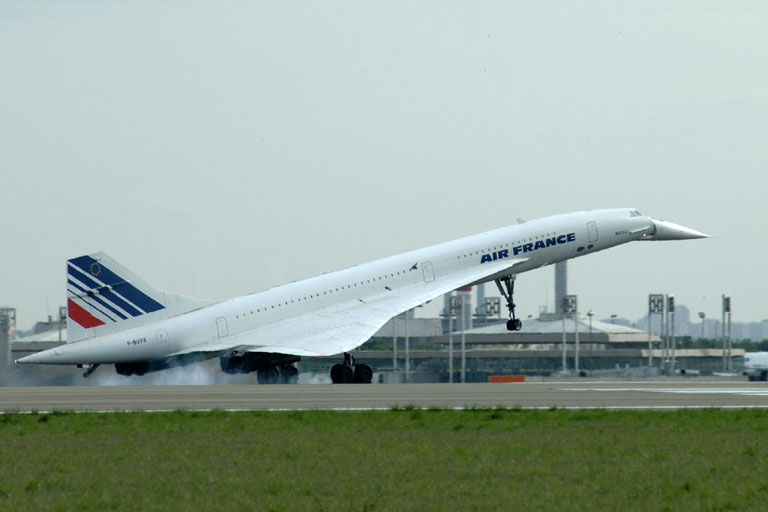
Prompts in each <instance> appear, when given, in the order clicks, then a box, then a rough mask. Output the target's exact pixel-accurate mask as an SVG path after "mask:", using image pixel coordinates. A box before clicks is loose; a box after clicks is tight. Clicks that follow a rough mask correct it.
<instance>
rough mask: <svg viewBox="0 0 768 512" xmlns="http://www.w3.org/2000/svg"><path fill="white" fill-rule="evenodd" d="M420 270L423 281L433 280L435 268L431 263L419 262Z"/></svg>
mask: <svg viewBox="0 0 768 512" xmlns="http://www.w3.org/2000/svg"><path fill="white" fill-rule="evenodd" d="M421 270H422V272H424V282H425V283H431V282H432V281H434V280H435V269H433V268H432V263H431V262H429V261H425V262H423V263H422V264H421Z"/></svg>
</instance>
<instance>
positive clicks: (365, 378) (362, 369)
mask: <svg viewBox="0 0 768 512" xmlns="http://www.w3.org/2000/svg"><path fill="white" fill-rule="evenodd" d="M372 380H373V368H371V365H369V364H357V365H355V377H354V381H355V382H357V383H359V384H370V383H371V381H372Z"/></svg>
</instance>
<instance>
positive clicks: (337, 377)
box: [331, 364, 355, 384]
mask: <svg viewBox="0 0 768 512" xmlns="http://www.w3.org/2000/svg"><path fill="white" fill-rule="evenodd" d="M354 376H355V372H354V371H353V370H352V368H351V367H349V366H347V365H345V364H335V365H333V368H331V381H332V382H333V383H334V384H350V383H351V382H352V380H353V379H354Z"/></svg>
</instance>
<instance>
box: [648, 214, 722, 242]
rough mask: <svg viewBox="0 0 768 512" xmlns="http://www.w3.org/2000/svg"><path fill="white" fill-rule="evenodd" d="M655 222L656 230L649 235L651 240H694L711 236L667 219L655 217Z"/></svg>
mask: <svg viewBox="0 0 768 512" xmlns="http://www.w3.org/2000/svg"><path fill="white" fill-rule="evenodd" d="M653 223H654V225H655V226H656V231H655V232H654V233H653V234H652V235H651V236H649V237H648V238H649V239H650V240H692V239H694V238H710V236H709V235H706V234H704V233H702V232H700V231H696V230H695V229H691V228H687V227H685V226H681V225H680V224H675V223H674V222H669V221H666V220H656V219H653Z"/></svg>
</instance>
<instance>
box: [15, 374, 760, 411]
mask: <svg viewBox="0 0 768 512" xmlns="http://www.w3.org/2000/svg"><path fill="white" fill-rule="evenodd" d="M396 406H397V407H407V406H415V407H424V408H427V407H442V408H472V407H497V406H498V407H520V408H551V407H558V408H568V409H589V408H606V409H681V408H706V407H717V408H768V384H766V383H752V382H745V381H739V382H723V381H684V382H680V381H668V382H665V381H653V382H649V381H613V382H605V381H598V382H595V381H577V382H531V383H515V384H374V385H310V384H307V385H282V386H258V385H239V386H98V387H97V386H61V387H2V388H0V411H2V412H32V411H39V412H50V411H57V410H58V411H78V412H85V411H173V410H178V409H185V410H212V409H221V410H233V411H241V410H242V411H244V410H305V409H330V410H367V409H391V408H393V407H396Z"/></svg>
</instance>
